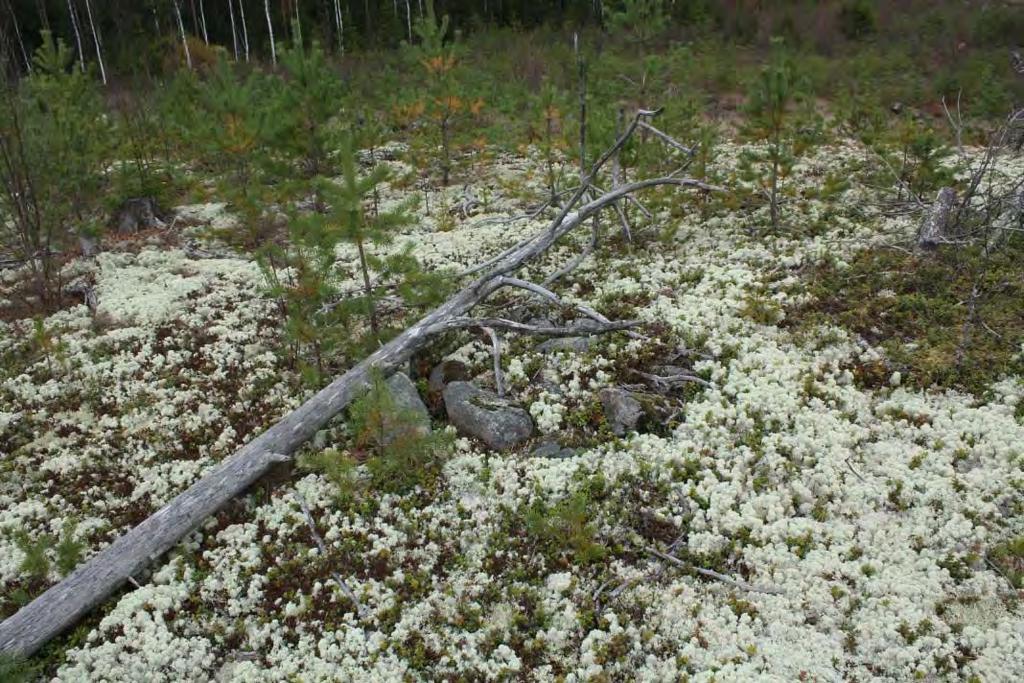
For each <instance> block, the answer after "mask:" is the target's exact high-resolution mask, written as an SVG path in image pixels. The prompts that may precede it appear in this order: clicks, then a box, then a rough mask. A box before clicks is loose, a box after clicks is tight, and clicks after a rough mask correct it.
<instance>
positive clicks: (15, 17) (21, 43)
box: [7, 0, 32, 73]
mask: <svg viewBox="0 0 1024 683" xmlns="http://www.w3.org/2000/svg"><path fill="white" fill-rule="evenodd" d="M7 11H8V13H9V14H10V15H11V25H12V26H13V27H14V37H15V38H16V39H17V41H18V48H20V49H21V58H22V59H24V60H25V68H26V69H27V70H28V73H32V60H31V59H30V58H29V56H28V51H27V50H26V49H25V42H24V41H23V40H22V39H21V29H20V28H19V27H18V15H16V14H15V13H14V7H12V6H11V2H10V0H7Z"/></svg>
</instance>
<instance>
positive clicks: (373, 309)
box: [356, 240, 380, 342]
mask: <svg viewBox="0 0 1024 683" xmlns="http://www.w3.org/2000/svg"><path fill="white" fill-rule="evenodd" d="M356 247H357V248H358V250H359V269H360V270H361V271H363V291H364V292H366V312H367V313H368V314H369V316H370V329H371V330H372V331H373V337H374V339H376V340H377V341H378V342H379V341H380V326H379V325H378V323H377V303H376V302H375V301H374V300H373V287H372V286H371V285H370V271H369V268H367V266H366V252H365V251H364V250H363V241H362V240H356Z"/></svg>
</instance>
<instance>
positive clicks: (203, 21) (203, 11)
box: [199, 0, 210, 45]
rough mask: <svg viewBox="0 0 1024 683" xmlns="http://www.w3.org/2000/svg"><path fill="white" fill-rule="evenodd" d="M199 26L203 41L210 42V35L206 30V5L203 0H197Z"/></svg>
mask: <svg viewBox="0 0 1024 683" xmlns="http://www.w3.org/2000/svg"><path fill="white" fill-rule="evenodd" d="M199 27H200V28H201V29H202V30H203V42H204V43H206V44H207V45H209V44H210V36H209V34H207V32H206V7H205V5H204V4H203V0H199Z"/></svg>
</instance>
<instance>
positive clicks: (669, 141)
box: [640, 121, 696, 156]
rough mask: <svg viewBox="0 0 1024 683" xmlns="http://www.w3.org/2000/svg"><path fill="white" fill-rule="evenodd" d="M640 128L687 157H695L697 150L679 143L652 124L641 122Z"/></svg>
mask: <svg viewBox="0 0 1024 683" xmlns="http://www.w3.org/2000/svg"><path fill="white" fill-rule="evenodd" d="M640 127H641V128H642V129H644V130H646V131H647V132H648V133H651V134H653V135H654V137H656V138H658V139H659V140H661V141H662V142H664V143H665V144H666V145H668V146H669V147H672V148H673V149H676V150H678V151H680V152H682V153H683V154H686V155H687V156H693V155H694V153H695V152H696V150H695V149H694V148H692V147H687V146H686V145H684V144H683V143H681V142H679V141H678V140H676V139H675V138H673V137H672V136H670V135H668V134H666V133H663V132H661V131H660V130H658V129H657V128H655V127H654V126H652V125H651V124H649V123H647V122H646V121H641V122H640Z"/></svg>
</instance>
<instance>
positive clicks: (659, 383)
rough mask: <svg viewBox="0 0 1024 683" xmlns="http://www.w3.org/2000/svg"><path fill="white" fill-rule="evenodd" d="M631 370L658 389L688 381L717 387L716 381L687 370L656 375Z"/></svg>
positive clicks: (711, 387) (671, 387) (668, 388)
mask: <svg viewBox="0 0 1024 683" xmlns="http://www.w3.org/2000/svg"><path fill="white" fill-rule="evenodd" d="M630 372H632V373H633V374H634V375H636V376H637V377H642V378H644V379H645V380H647V381H648V382H650V383H651V384H652V385H654V386H655V387H657V388H658V389H661V390H663V391H668V390H671V389H674V388H676V387H678V386H680V385H683V384H686V383H688V382H693V383H694V384H700V385H702V386H705V387H707V388H709V389H715V388H717V387H716V385H715V384H714V382H709V381H708V380H706V379H704V378H703V377H697V376H696V375H690V374H687V373H685V372H680V373H676V374H674V375H654V374H651V373H649V372H642V371H640V370H636V369H632V370H630Z"/></svg>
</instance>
